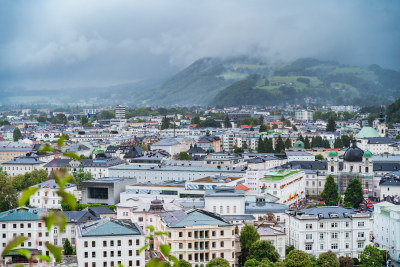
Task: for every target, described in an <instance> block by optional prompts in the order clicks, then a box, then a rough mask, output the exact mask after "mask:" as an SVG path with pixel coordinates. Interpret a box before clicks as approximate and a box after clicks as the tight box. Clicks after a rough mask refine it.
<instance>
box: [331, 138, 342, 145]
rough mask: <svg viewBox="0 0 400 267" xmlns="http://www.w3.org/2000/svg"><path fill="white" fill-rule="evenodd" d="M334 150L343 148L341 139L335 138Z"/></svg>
mask: <svg viewBox="0 0 400 267" xmlns="http://www.w3.org/2000/svg"><path fill="white" fill-rule="evenodd" d="M333 147H334V148H343V143H342V138H339V137H338V138H336V139H335V142H334V143H333Z"/></svg>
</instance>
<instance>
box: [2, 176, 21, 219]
mask: <svg viewBox="0 0 400 267" xmlns="http://www.w3.org/2000/svg"><path fill="white" fill-rule="evenodd" d="M0 188H1V190H0V212H2V211H6V210H10V209H14V208H16V207H17V202H18V194H17V190H15V188H14V186H13V185H12V183H11V181H10V178H9V177H8V176H7V175H5V174H4V173H0Z"/></svg>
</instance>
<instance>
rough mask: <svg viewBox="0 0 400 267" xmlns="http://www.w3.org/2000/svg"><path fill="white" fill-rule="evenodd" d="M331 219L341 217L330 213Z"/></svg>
mask: <svg viewBox="0 0 400 267" xmlns="http://www.w3.org/2000/svg"><path fill="white" fill-rule="evenodd" d="M329 217H330V218H339V216H338V215H337V214H336V213H330V214H329Z"/></svg>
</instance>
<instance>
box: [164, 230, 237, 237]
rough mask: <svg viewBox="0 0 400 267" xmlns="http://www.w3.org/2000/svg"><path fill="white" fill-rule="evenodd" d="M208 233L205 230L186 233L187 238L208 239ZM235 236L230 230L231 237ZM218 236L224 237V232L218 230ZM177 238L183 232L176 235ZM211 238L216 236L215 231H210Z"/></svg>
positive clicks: (181, 235)
mask: <svg viewBox="0 0 400 267" xmlns="http://www.w3.org/2000/svg"><path fill="white" fill-rule="evenodd" d="M209 233H210V231H208V230H205V231H194V232H187V237H189V238H191V237H193V236H194V238H209V237H210V235H209ZM234 234H235V231H234V230H232V235H234ZM219 235H220V236H224V235H225V231H224V230H220V232H219ZM178 236H179V237H183V232H179V233H178ZM211 236H214V237H215V236H217V231H211ZM169 237H171V233H169Z"/></svg>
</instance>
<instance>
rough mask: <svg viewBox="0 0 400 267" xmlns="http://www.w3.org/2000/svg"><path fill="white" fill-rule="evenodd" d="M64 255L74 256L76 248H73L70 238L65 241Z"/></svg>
mask: <svg viewBox="0 0 400 267" xmlns="http://www.w3.org/2000/svg"><path fill="white" fill-rule="evenodd" d="M64 255H74V248H73V247H72V245H71V243H70V242H69V240H68V238H67V239H65V241H64Z"/></svg>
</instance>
